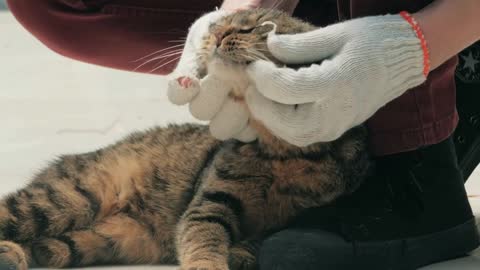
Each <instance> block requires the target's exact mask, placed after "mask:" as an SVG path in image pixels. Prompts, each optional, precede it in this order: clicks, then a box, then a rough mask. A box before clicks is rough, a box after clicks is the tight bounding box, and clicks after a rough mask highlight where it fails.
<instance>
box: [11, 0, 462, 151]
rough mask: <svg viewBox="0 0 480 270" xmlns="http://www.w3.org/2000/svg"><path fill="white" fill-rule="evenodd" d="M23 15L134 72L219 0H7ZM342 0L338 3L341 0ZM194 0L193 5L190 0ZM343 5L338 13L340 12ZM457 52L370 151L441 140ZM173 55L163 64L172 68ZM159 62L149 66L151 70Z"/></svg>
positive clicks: (410, 5) (304, 6)
mask: <svg viewBox="0 0 480 270" xmlns="http://www.w3.org/2000/svg"><path fill="white" fill-rule="evenodd" d="M7 2H8V4H9V7H10V9H11V11H12V12H13V14H14V15H15V16H16V17H17V19H18V20H19V21H20V22H21V23H22V24H23V25H24V26H25V28H27V29H28V30H29V31H30V32H31V33H32V34H33V35H35V36H36V37H37V38H38V39H39V40H40V41H42V42H43V43H44V44H45V45H47V46H48V47H49V48H51V49H52V50H54V51H56V52H58V53H60V54H62V55H65V56H67V57H71V58H74V59H77V60H80V61H84V62H89V63H93V64H97V65H102V66H107V67H112V68H118V69H124V70H130V71H132V70H133V69H135V67H137V66H138V65H139V64H141V63H142V62H135V60H137V59H139V58H141V57H143V56H145V55H147V54H149V53H151V52H154V51H157V50H160V49H162V48H166V47H168V46H172V45H175V44H177V43H172V42H170V41H172V40H178V39H179V38H180V37H184V36H185V35H186V33H187V29H188V27H189V26H190V24H191V23H192V22H193V21H194V20H195V19H196V18H197V17H198V16H200V15H201V14H202V13H204V12H207V11H210V10H212V9H213V8H214V7H215V6H218V5H220V2H221V1H220V0H218V1H214V0H188V1H179V0H162V1H159V0H83V1H82V0H7ZM336 2H338V5H337V3H336ZM430 2H432V0H415V1H413V0H389V1H386V0H338V1H337V0H323V1H318V0H317V1H315V0H303V1H301V2H300V5H299V7H298V9H297V10H296V12H295V13H296V14H295V15H296V16H299V17H302V18H304V19H306V20H309V21H311V22H313V23H315V24H317V25H327V24H330V23H334V22H335V21H338V20H346V19H350V18H356V17H362V16H369V15H379V14H386V13H398V12H400V11H402V10H406V11H409V12H415V11H417V10H419V9H421V8H423V7H425V6H426V5H428V4H429V3H430ZM186 3H188V4H186ZM337 11H338V12H337ZM456 64H457V58H456V57H455V58H452V59H450V60H449V61H448V62H446V63H445V64H444V65H442V66H441V67H440V68H437V69H436V70H433V71H432V72H431V73H430V75H429V77H428V80H427V81H426V82H425V83H424V84H422V85H421V86H419V87H416V88H414V89H411V90H409V91H407V92H406V93H405V94H404V95H402V96H401V97H399V98H397V99H395V100H394V101H392V102H390V103H389V104H387V105H386V106H385V107H383V108H382V109H380V110H379V111H378V112H377V113H376V114H375V115H374V116H373V117H372V118H371V119H370V120H368V121H367V126H368V128H369V134H370V146H371V151H372V153H374V154H375V155H386V154H392V153H398V152H403V151H409V150H414V149H417V148H419V147H422V146H426V145H430V144H435V143H438V142H440V141H442V140H444V139H445V138H447V137H448V136H450V135H451V134H452V133H453V131H454V129H455V127H456V125H457V123H458V114H457V111H456V108H455V82H454V71H455V67H456ZM174 66H175V63H174V62H172V63H170V64H169V65H167V66H165V67H164V68H163V69H161V70H158V71H156V73H158V74H166V73H168V72H170V71H171V70H172V69H173V68H174ZM154 67H155V64H153V63H152V65H145V66H143V67H142V69H140V70H139V71H141V72H148V71H150V70H151V69H153V68H154Z"/></svg>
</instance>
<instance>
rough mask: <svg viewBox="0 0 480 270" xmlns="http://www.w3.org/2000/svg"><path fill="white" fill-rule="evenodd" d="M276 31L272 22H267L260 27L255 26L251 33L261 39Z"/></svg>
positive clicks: (275, 26)
mask: <svg viewBox="0 0 480 270" xmlns="http://www.w3.org/2000/svg"><path fill="white" fill-rule="evenodd" d="M276 30H277V25H276V24H275V23H273V22H270V21H267V22H264V23H262V24H261V25H260V26H257V27H256V28H255V29H254V30H253V33H256V34H258V35H260V36H262V37H267V36H268V35H269V34H270V33H275V32H276Z"/></svg>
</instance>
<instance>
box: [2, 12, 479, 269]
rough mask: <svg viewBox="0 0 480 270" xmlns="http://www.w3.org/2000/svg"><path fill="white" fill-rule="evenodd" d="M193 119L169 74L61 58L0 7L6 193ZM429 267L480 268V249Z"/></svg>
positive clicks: (474, 182) (474, 186)
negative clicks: (96, 152) (57, 165)
mask: <svg viewBox="0 0 480 270" xmlns="http://www.w3.org/2000/svg"><path fill="white" fill-rule="evenodd" d="M147 53H148V52H146V54H147ZM185 121H193V119H192V118H191V117H190V116H189V114H188V111H187V110H186V108H182V107H176V106H173V105H170V104H169V103H168V101H167V99H166V95H165V82H164V80H163V79H162V78H161V77H159V76H151V75H139V74H134V73H128V72H120V71H114V70H109V69H105V68H100V67H95V66H91V65H86V64H82V63H79V62H74V61H71V60H69V59H66V58H63V57H60V56H58V55H56V54H54V53H52V52H50V51H49V50H48V49H46V48H45V47H43V46H42V45H41V44H40V43H39V42H37V41H36V40H35V39H33V38H32V37H31V36H30V35H29V34H28V33H27V32H26V31H25V30H24V29H23V28H21V27H20V26H19V25H18V24H17V23H16V21H15V20H14V19H13V17H12V16H11V15H10V14H8V13H1V12H0V196H2V195H4V194H6V193H8V192H11V191H13V190H15V189H17V188H19V187H21V186H22V185H24V184H25V183H26V182H27V181H28V179H29V176H31V175H32V173H33V172H35V171H36V170H38V169H39V168H41V167H42V166H44V165H45V164H46V163H47V161H49V160H51V159H52V157H54V156H55V155H59V154H61V153H67V152H83V151H89V150H93V149H96V148H98V147H100V146H102V145H105V144H109V143H111V142H113V141H114V140H116V139H118V138H120V137H122V136H124V135H125V134H127V133H129V132H131V131H133V130H135V129H142V128H147V127H150V126H153V125H162V124H165V123H168V122H185ZM479 180H480V170H477V172H476V173H475V174H474V176H473V177H472V179H470V181H469V183H468V191H469V194H470V195H471V196H472V205H473V206H474V208H475V211H476V213H478V215H480V198H474V196H479V195H480V181H479ZM102 269H105V268H102ZM111 269H138V270H140V269H170V268H168V267H165V268H163V267H147V266H145V267H112V268H111ZM427 269H428V270H452V269H455V270H457V269H458V270H467V269H472V270H473V269H480V250H477V251H476V253H475V254H474V255H472V256H470V257H467V258H463V259H459V260H455V261H451V262H446V263H442V264H438V265H434V266H430V267H427V268H424V270H427Z"/></svg>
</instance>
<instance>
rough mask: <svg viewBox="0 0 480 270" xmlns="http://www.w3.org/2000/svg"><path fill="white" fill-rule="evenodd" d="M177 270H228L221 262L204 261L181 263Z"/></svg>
mask: <svg viewBox="0 0 480 270" xmlns="http://www.w3.org/2000/svg"><path fill="white" fill-rule="evenodd" d="M179 270H229V268H228V265H226V264H223V263H217V262H213V261H212V262H209V261H204V262H195V263H189V264H185V265H182V266H180V269H179Z"/></svg>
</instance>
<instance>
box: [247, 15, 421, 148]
mask: <svg viewBox="0 0 480 270" xmlns="http://www.w3.org/2000/svg"><path fill="white" fill-rule="evenodd" d="M414 26H415V22H414V20H413V21H412V18H411V17H409V14H405V13H404V14H402V15H386V16H373V17H365V18H360V19H354V20H350V21H346V22H343V23H338V24H334V25H331V26H328V27H325V28H322V29H318V30H315V31H312V32H309V33H302V34H295V35H274V34H271V35H270V37H269V39H268V47H269V50H270V51H271V52H272V54H273V55H274V56H275V57H276V58H278V59H279V60H280V61H282V62H284V63H287V64H306V63H315V62H319V61H322V60H323V62H321V63H320V64H312V65H310V66H309V67H305V68H300V69H298V70H293V69H290V68H278V67H276V66H275V65H274V64H272V63H270V62H266V61H259V62H255V63H253V64H251V66H250V67H249V68H248V74H249V76H250V77H251V79H252V80H253V81H254V83H255V85H256V89H255V88H251V89H250V90H249V91H248V93H247V104H248V106H249V109H250V111H251V112H252V114H253V116H254V117H255V118H256V119H257V120H260V121H261V122H263V124H264V125H265V126H266V127H267V128H268V129H269V130H270V131H271V132H272V133H273V134H275V135H276V136H278V137H280V138H282V139H284V140H286V141H287V142H289V143H291V144H294V145H297V146H306V145H309V144H312V143H315V142H321V141H332V140H335V139H336V138H338V137H339V136H341V135H342V134H343V133H344V132H345V131H347V130H348V129H350V128H352V127H354V126H357V125H359V124H362V123H363V122H364V121H366V120H367V119H368V118H370V117H371V116H372V115H373V114H374V113H375V112H376V111H377V110H378V109H380V108H381V107H383V106H384V105H385V104H387V103H388V102H389V101H391V100H393V99H395V98H396V97H398V96H400V95H402V94H403V93H404V92H405V91H407V90H408V89H411V88H413V87H415V86H418V85H420V84H421V83H423V82H424V81H425V79H426V76H427V74H428V71H429V70H428V69H429V65H428V50H427V48H426V43H425V40H424V38H423V35H422V34H421V31H420V29H418V28H417V27H414ZM414 29H416V31H415V30H414ZM257 90H258V91H257Z"/></svg>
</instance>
